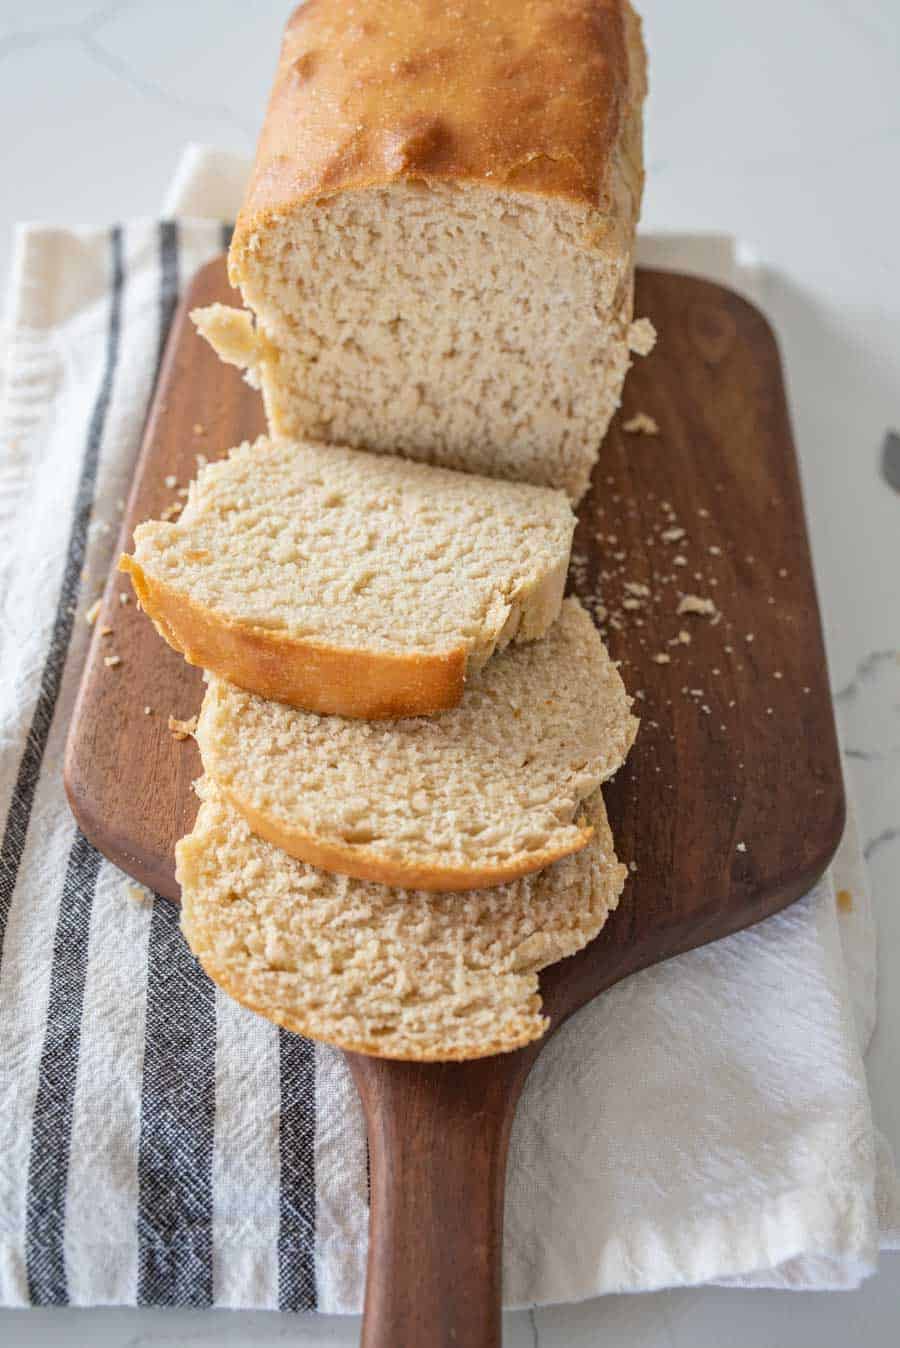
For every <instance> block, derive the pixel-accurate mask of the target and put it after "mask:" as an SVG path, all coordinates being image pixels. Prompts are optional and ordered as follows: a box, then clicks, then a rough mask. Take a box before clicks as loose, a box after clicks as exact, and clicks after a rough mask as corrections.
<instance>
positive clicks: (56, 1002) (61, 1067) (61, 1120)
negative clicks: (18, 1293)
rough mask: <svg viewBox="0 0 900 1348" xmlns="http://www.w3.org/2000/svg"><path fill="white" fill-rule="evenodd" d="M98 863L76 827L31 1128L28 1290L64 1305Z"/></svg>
mask: <svg viewBox="0 0 900 1348" xmlns="http://www.w3.org/2000/svg"><path fill="white" fill-rule="evenodd" d="M99 870H100V853H99V852H97V851H95V849H94V848H93V847H91V845H90V843H89V842H88V840H87V839H86V838H85V836H84V834H83V833H81V832H80V831H78V832H76V834H75V838H74V841H73V843H72V848H71V851H70V852H69V861H68V864H67V866H66V875H65V879H64V881H63V887H62V898H61V901H60V906H59V919H58V921H57V924H56V937H55V939H54V942H53V966H52V969H51V973H50V992H49V997H48V1001H47V1027H46V1031H45V1034H44V1047H43V1050H42V1052H41V1064H40V1070H39V1074H38V1089H37V1096H36V1098H35V1102H34V1118H33V1123H32V1129H31V1156H30V1160H29V1166H28V1200H27V1206H26V1218H25V1259H26V1266H27V1270H28V1294H29V1297H30V1299H31V1303H32V1305H34V1306H64V1305H66V1304H67V1302H68V1299H69V1297H68V1286H67V1282H66V1265H65V1249H64V1238H65V1215H66V1187H67V1184H68V1179H69V1155H70V1149H71V1142H72V1111H73V1103H74V1099H75V1080H76V1077H77V1075H78V1053H79V1048H80V1041H81V1012H82V1007H83V1005H84V985H85V979H86V977H87V964H88V938H89V935H90V925H91V907H92V904H93V901H94V892H95V890H96V887H97V875H98V872H99Z"/></svg>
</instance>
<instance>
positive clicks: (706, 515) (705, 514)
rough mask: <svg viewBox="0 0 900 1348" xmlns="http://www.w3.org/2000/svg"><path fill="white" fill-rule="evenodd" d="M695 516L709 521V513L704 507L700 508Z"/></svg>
mask: <svg viewBox="0 0 900 1348" xmlns="http://www.w3.org/2000/svg"><path fill="white" fill-rule="evenodd" d="M697 514H698V515H699V516H700V518H701V519H704V520H708V519H709V511H708V510H707V509H706V506H700V508H699V510H698V511H697Z"/></svg>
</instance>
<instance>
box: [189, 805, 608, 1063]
mask: <svg viewBox="0 0 900 1348" xmlns="http://www.w3.org/2000/svg"><path fill="white" fill-rule="evenodd" d="M199 790H200V795H201V798H202V801H203V803H202V805H201V807H200V813H199V815H198V817H197V822H196V824H195V825H194V830H193V832H192V833H191V834H190V835H189V836H188V837H187V838H183V839H182V841H181V842H180V843H179V844H178V846H177V848H176V857H177V867H178V871H177V873H178V881H179V883H180V885H181V902H182V909H181V912H182V918H181V923H182V928H183V930H184V934H185V936H186V937H187V940H188V943H189V945H190V947H191V949H192V950H193V951H194V954H195V955H196V956H197V957H198V959H199V960H200V963H201V964H202V965H203V967H204V969H205V970H206V972H207V973H208V974H209V975H210V977H211V978H213V979H215V981H216V982H217V983H219V984H220V985H221V986H222V987H223V988H224V989H225V991H226V992H228V993H230V994H231V996H232V997H235V998H236V999H237V1000H238V1001H239V1002H243V1004H244V1005H245V1006H248V1007H250V1008H251V1009H252V1010H254V1011H257V1012H259V1013H260V1014H261V1015H263V1016H265V1017H267V1018H268V1019H269V1020H273V1021H275V1022H276V1023H277V1024H279V1025H283V1026H285V1027H286V1028H287V1029H289V1030H294V1031H296V1032H297V1033H298V1034H305V1035H309V1036H310V1037H311V1038H313V1039H322V1040H325V1041H326V1042H327V1043H331V1044H337V1045H338V1046H339V1047H341V1048H345V1049H351V1050H353V1051H354V1052H357V1053H372V1054H376V1055H378V1056H380V1057H388V1058H408V1059H418V1060H421V1061H439V1060H444V1059H462V1058H479V1057H484V1056H486V1055H487V1054H491V1053H503V1052H507V1051H508V1050H510V1049H514V1048H518V1047H520V1046H521V1045H522V1044H526V1043H528V1042H529V1041H530V1040H532V1039H536V1038H538V1037H539V1036H540V1035H541V1034H542V1033H543V1032H544V1030H545V1028H546V1021H545V1019H544V1017H543V1016H542V1015H541V1003H540V996H539V994H538V980H537V971H538V970H539V969H542V968H544V966H545V965H547V964H551V963H553V962H554V961H555V960H560V959H563V958H564V957H565V956H567V955H572V954H574V953H575V951H577V950H580V949H581V948H582V946H584V945H586V944H587V943H588V941H591V940H593V938H594V937H595V936H596V935H597V932H598V931H599V930H600V928H601V927H602V926H603V923H604V922H605V920H606V917H607V915H608V913H609V912H610V910H611V909H613V908H615V906H616V903H617V902H618V898H619V894H620V893H621V890H622V886H623V884H624V882H625V878H626V870H625V867H624V866H621V865H619V863H618V862H617V861H616V857H615V853H614V852H613V844H612V838H611V837H610V833H609V827H608V825H607V822H606V813H605V811H604V808H603V801H602V798H601V796H600V793H599V791H598V792H596V794H595V795H594V796H593V797H592V798H591V800H590V801H589V802H588V805H587V814H588V817H589V819H590V821H591V825H592V828H593V837H592V838H591V841H590V843H589V844H588V846H587V847H586V848H585V849H584V850H583V851H581V852H578V853H577V854H576V855H574V856H569V857H565V858H563V860H561V861H557V862H556V863H555V865H553V866H551V867H549V869H547V870H544V871H541V872H540V873H539V874H538V875H534V876H528V877H526V878H525V879H522V880H517V881H515V882H514V883H512V884H509V885H506V886H504V887H503V888H501V889H489V890H472V891H470V892H468V893H466V894H428V893H422V892H418V891H414V890H406V891H404V890H399V889H388V888H386V887H385V886H384V885H378V884H373V883H371V882H368V881H365V880H353V879H348V878H347V877H346V876H334V875H330V874H328V873H326V872H324V871H318V870H314V869H313V868H312V867H311V866H307V865H305V864H304V863H303V862H301V861H295V860H294V859H293V858H292V857H289V856H287V855H286V854H285V853H284V852H282V851H280V850H279V849H278V848H277V847H273V846H272V845H271V844H270V843H267V842H264V841H263V840H262V839H260V838H258V837H256V836H255V835H254V834H253V833H252V832H251V831H250V827H249V825H248V824H247V822H246V821H245V820H244V818H243V817H242V816H241V815H240V814H238V813H237V811H236V810H234V809H233V808H232V807H231V806H230V805H229V804H228V803H227V801H226V800H225V799H224V798H223V797H222V795H221V794H220V793H219V792H218V790H217V789H216V787H215V786H214V785H213V784H212V783H211V782H209V781H208V780H204V781H201V783H200V786H199Z"/></svg>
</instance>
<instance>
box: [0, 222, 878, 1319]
mask: <svg viewBox="0 0 900 1348" xmlns="http://www.w3.org/2000/svg"><path fill="white" fill-rule="evenodd" d="M224 239H225V234H224V232H223V227H222V226H221V225H220V224H218V223H215V222H211V221H206V220H196V219H195V220H182V221H180V222H176V221H174V220H169V221H164V222H158V221H146V222H137V223H130V224H128V225H127V226H123V227H117V228H114V229H112V230H108V231H107V230H101V231H81V232H77V231H76V232H72V231H61V230H40V229H28V230H24V231H22V232H21V233H20V236H19V241H18V253H17V258H16V264H15V267H14V287H13V293H12V323H11V333H10V344H9V350H8V361H7V365H8V375H7V381H6V392H5V398H4V403H3V411H2V458H0V641H2V652H0V826H2V830H3V832H2V853H0V1303H2V1304H5V1305H23V1304H29V1303H30V1304H39V1305H44V1304H66V1303H70V1304H76V1305H89V1304H99V1303H115V1304H123V1305H133V1304H145V1305H196V1306H208V1305H217V1306H232V1307H237V1306H240V1307H257V1308H281V1309H285V1310H289V1309H290V1310H296V1309H313V1308H320V1309H322V1310H327V1311H352V1310H356V1309H358V1308H359V1306H360V1304H361V1299H362V1289H363V1280H364V1264H365V1244H366V1235H365V1233H366V1224H367V1215H368V1212H367V1174H366V1148H365V1134H364V1126H363V1122H362V1116H361V1110H360V1108H359V1104H358V1101H357V1099H356V1096H355V1092H354V1090H353V1087H352V1085H351V1083H350V1079H349V1075H348V1073H347V1071H346V1069H345V1067H344V1065H343V1060H342V1058H341V1056H340V1055H339V1054H337V1053H335V1052H333V1051H332V1050H330V1049H328V1048H325V1047H322V1046H314V1045H313V1044H311V1043H309V1042H307V1041H305V1040H303V1039H300V1038H297V1037H295V1036H292V1035H290V1034H287V1033H286V1032H284V1031H282V1030H279V1029H278V1028H276V1027H275V1026H273V1025H270V1024H269V1023H267V1022H265V1021H263V1020H261V1019H258V1018H257V1017H255V1016H253V1015H252V1014H251V1013H249V1012H247V1011H245V1010H243V1009H242V1008H240V1007H238V1006H237V1005H236V1004H235V1003H233V1002H232V1001H230V1000H229V999H228V998H227V997H225V996H224V995H223V994H221V993H220V992H219V991H218V990H217V989H216V988H214V987H213V985H212V984H211V983H210V982H209V981H208V980H207V979H206V977H205V976H204V975H203V973H202V972H201V971H200V970H199V969H198V967H197V965H196V964H195V962H194V960H193V959H192V957H191V956H190V954H189V952H188V950H187V948H186V946H185V944H184V942H183V941H182V939H181V936H180V934H179V929H178V913H177V910H176V909H175V908H174V907H173V906H172V905H170V904H168V903H166V902H165V901H164V900H161V899H156V898H154V897H153V896H152V895H149V894H147V895H144V894H143V892H142V891H136V890H135V889H134V887H133V886H130V885H129V884H128V883H127V882H126V878H125V877H124V876H123V875H122V874H121V872H119V871H118V870H117V869H116V868H115V867H114V866H112V865H111V864H110V863H109V862H107V861H106V860H105V859H103V858H102V857H101V856H99V855H98V854H97V853H96V852H95V851H94V850H93V848H92V847H91V846H90V845H89V844H88V843H87V842H86V840H85V839H84V838H83V837H82V836H81V834H80V833H79V832H78V830H77V829H76V827H75V825H74V822H73V820H72V817H71V815H70V813H69V810H68V808H67V805H66V801H65V797H64V793H63V788H62V781H61V756H62V751H63V745H64V741H65V735H66V730H67V726H68V723H69V719H70V716H71V712H72V706H73V701H74V696H75V692H76V688H77V684H78V678H79V674H80V670H81V666H82V663H83V659H84V655H85V650H86V646H87V641H88V636H89V628H88V626H87V624H86V623H85V622H84V613H85V610H86V608H87V607H88V606H89V604H90V603H91V601H92V600H93V598H94V597H95V596H96V594H97V593H98V592H99V590H100V588H101V585H102V582H103V579H104V577H105V575H106V574H107V571H108V568H109V566H110V565H111V562H112V555H113V548H114V545H115V539H116V533H117V527H118V519H119V517H120V514H121V509H122V498H123V497H124V496H125V495H126V493H127V486H128V480H129V475H130V472H131V469H132V466H133V463H134V458H135V454H136V450H137V447H138V444H139V440H140V436H141V432H142V428H143V422H144V419H145V415H146V410H147V406H148V402H149V399H150V396H151V393H152V389H153V384H154V379H155V374H156V370H157V368H158V363H159V357H160V353H161V350H162V346H163V343H164V340H165V336H166V332H167V328H168V325H169V323H170V321H171V317H172V313H173V309H174V305H175V302H176V299H177V295H178V292H179V289H180V287H181V285H182V284H183V283H184V281H185V280H186V279H187V278H188V277H189V276H190V275H191V274H192V273H193V272H194V270H195V269H196V268H198V267H199V266H201V265H202V264H203V263H204V262H206V261H207V260H208V259H209V258H210V257H211V256H213V255H214V254H215V253H217V252H218V251H220V250H221V248H222V247H223V243H224ZM852 883H853V885H854V888H855V889H856V892H857V893H858V894H860V895H862V894H863V893H864V888H865V882H864V879H863V878H862V876H861V875H860V874H859V873H858V871H857V872H855V873H854V879H853V880H852ZM141 898H142V900H143V901H139V900H140V899H141ZM760 989H764V990H765V996H764V997H761V996H760ZM700 1083H702V1089H700ZM876 1152H877V1138H876V1135H875V1133H874V1130H873V1127H872V1123H871V1117H870V1111H869V1102H868V1095H867V1091H866V1083H865V1076H864V1071H863V1064H862V1056H861V1051H860V1042H859V1040H858V1038H857V1035H856V1033H855V1030H854V1025H853V1013H852V1005H851V999H850V996H849V993H848V990H847V984H846V976H845V971H844V964H843V959H842V954H841V935H840V932H839V929H838V916H837V914H836V911H835V906H834V901H833V888H832V885H831V881H830V879H828V880H826V881H824V882H823V883H822V884H821V885H820V886H819V887H818V888H817V890H816V891H814V892H813V894H811V895H810V896H809V897H808V898H807V899H806V900H804V901H803V902H802V903H800V904H798V905H796V906H795V907H794V908H793V909H791V910H790V911H789V912H788V913H786V914H784V915H781V916H779V917H777V918H774V919H772V920H771V921H770V922H768V923H766V924H764V925H763V926H762V927H759V928H757V929H755V930H754V931H751V932H748V933H743V934H741V935H739V936H737V937H734V938H731V939H730V940H729V941H725V942H721V943H719V945H717V946H716V947H713V948H711V949H708V950H703V951H696V952H693V953H692V954H691V955H688V956H685V957H683V958H682V959H679V960H676V961H672V962H671V963H669V964H668V965H665V966H662V967H660V968H659V969H655V970H648V971H646V972H645V973H644V974H642V975H638V976H637V977H636V978H634V979H632V980H630V981H629V982H628V983H627V984H625V985H623V986H622V987H620V988H616V989H613V990H612V991H611V992H610V993H609V994H607V995H606V996H604V997H603V998H601V999H600V1000H599V1001H598V1002H597V1003H595V1004H594V1005H593V1006H591V1007H590V1008H587V1009H586V1010H585V1011H584V1012H582V1013H581V1014H580V1015H579V1016H577V1017H576V1018H575V1019H574V1020H573V1021H572V1022H571V1024H570V1025H569V1026H568V1027H566V1029H565V1030H564V1031H563V1032H561V1033H560V1034H559V1035H558V1036H557V1037H556V1038H555V1040H554V1041H553V1042H552V1044H551V1045H550V1046H549V1047H548V1049H547V1050H546V1052H545V1053H544V1054H543V1055H542V1056H541V1059H540V1061H539V1063H538V1066H537V1067H536V1068H535V1070H534V1072H533V1074H532V1077H531V1079H530V1081H529V1083H528V1087H527V1089H526V1092H525V1095H524V1097H523V1101H522V1106H521V1109H520V1114H519V1118H518V1120H517V1123H516V1127H515V1130H514V1136H513V1143H512V1152H511V1160H510V1176H509V1190H508V1199H507V1215H506V1228H507V1240H506V1265H505V1286H506V1295H507V1301H508V1302H509V1304H520V1305H521V1304H523V1303H528V1302H548V1301H560V1300H567V1299H577V1298H580V1297H586V1296H590V1295H594V1294H596V1293H597V1292H600V1291H606V1290H614V1289H630V1290H636V1289H639V1288H643V1287H652V1286H663V1285H667V1284H679V1283H680V1284H684V1283H692V1282H693V1283H696V1282H701V1281H711V1280H717V1281H732V1282H734V1281H739V1282H743V1283H745V1284H748V1283H749V1284H756V1285H758V1284H767V1285H778V1286H822V1285H828V1286H845V1285H850V1284H853V1283H855V1282H857V1281H858V1280H859V1279H860V1278H861V1277H862V1276H864V1275H865V1274H866V1273H867V1272H869V1271H871V1269H872V1267H873V1266H874V1262H875V1259H876V1255H877V1248H878V1238H879V1214H878V1211H877V1203H878V1201H879V1199H878V1194H877V1193H876V1185H877V1184H880V1185H881V1186H882V1187H883V1186H884V1184H885V1183H886V1182H887V1180H886V1179H885V1176H886V1175H888V1174H889V1171H890V1167H889V1163H887V1162H885V1161H884V1158H883V1157H882V1161H883V1164H882V1168H881V1170H880V1171H879V1169H878V1158H877V1155H876Z"/></svg>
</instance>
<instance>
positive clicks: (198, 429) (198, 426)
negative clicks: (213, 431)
mask: <svg viewBox="0 0 900 1348" xmlns="http://www.w3.org/2000/svg"><path fill="white" fill-rule="evenodd" d="M205 430H206V427H205V426H204V425H203V423H202V422H200V421H195V422H194V434H195V435H203V434H204V432H205Z"/></svg>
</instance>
